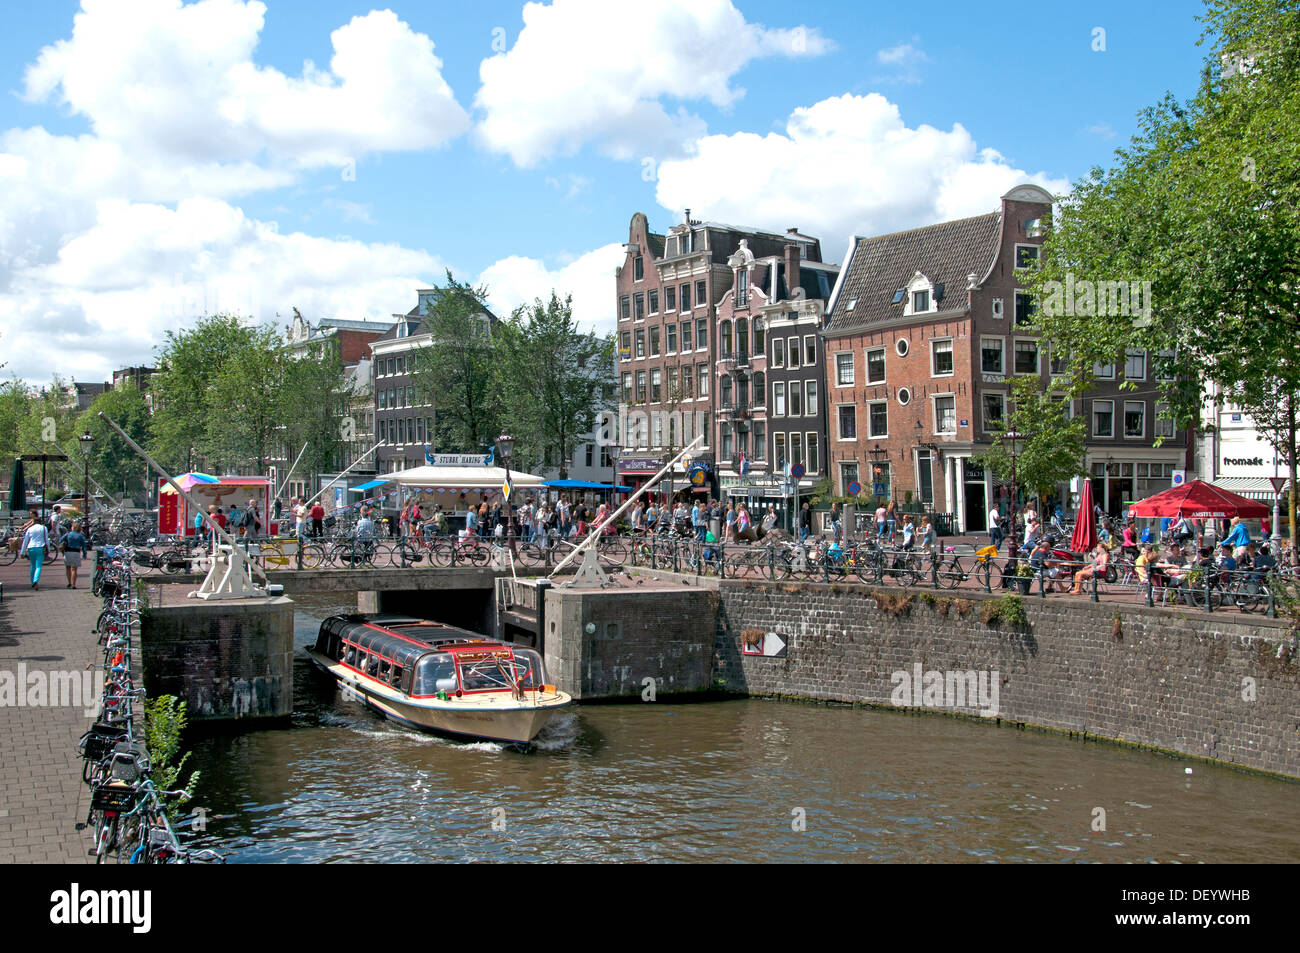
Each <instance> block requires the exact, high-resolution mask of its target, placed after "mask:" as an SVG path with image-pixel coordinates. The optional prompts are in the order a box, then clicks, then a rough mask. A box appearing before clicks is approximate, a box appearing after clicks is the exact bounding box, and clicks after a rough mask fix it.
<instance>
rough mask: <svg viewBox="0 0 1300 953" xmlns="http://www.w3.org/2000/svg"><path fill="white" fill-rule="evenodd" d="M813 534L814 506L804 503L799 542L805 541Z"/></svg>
mask: <svg viewBox="0 0 1300 953" xmlns="http://www.w3.org/2000/svg"><path fill="white" fill-rule="evenodd" d="M811 534H812V507H811V506H809V505H808V504H807V503H804V505H803V509H802V510H801V511H800V513H799V542H801V543H802V542H803V541H804V540H805V539H807V538H808V537H809V536H810V535H811Z"/></svg>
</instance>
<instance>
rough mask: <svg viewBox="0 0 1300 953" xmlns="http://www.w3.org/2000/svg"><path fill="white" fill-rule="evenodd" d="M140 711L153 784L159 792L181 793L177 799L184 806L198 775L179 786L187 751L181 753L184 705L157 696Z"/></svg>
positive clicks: (192, 791)
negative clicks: (151, 767)
mask: <svg viewBox="0 0 1300 953" xmlns="http://www.w3.org/2000/svg"><path fill="white" fill-rule="evenodd" d="M144 709H145V723H146V724H147V725H148V730H147V732H146V734H145V743H146V744H147V746H148V748H149V760H150V761H151V762H152V763H153V777H154V783H155V784H156V785H157V786H158V788H159V790H164V791H176V790H181V791H184V792H185V793H184V794H182V795H181V796H180V799H179V800H180V801H181V803H184V802H185V801H188V800H189V799H190V798H191V797H193V796H194V788H195V786H196V785H197V784H198V783H199V774H200V772H198V771H195V772H193V773H192V774H190V776H189V779H188V780H187V781H185V782H184V784H183V786H181V771H182V769H183V768H184V767H185V762H186V761H188V760H189V758H190V753H189V752H188V751H186V752H184V753H183V754H182V753H181V734H182V733H183V732H184V731H185V724H186V722H187V720H188V715H187V712H186V708H185V702H183V701H180V700H179V699H178V698H177V697H176V696H175V695H160V696H159V697H157V698H155V699H153V700H152V701H147V702H145V706H144Z"/></svg>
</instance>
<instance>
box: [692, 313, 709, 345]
mask: <svg viewBox="0 0 1300 953" xmlns="http://www.w3.org/2000/svg"><path fill="white" fill-rule="evenodd" d="M708 346H709V322H708V319H707V318H700V319H699V320H698V321H696V322H695V350H697V351H703V350H706V349H707V348H708Z"/></svg>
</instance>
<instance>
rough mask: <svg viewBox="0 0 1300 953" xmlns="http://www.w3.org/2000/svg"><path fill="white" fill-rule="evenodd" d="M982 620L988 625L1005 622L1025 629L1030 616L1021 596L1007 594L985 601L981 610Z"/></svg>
mask: <svg viewBox="0 0 1300 953" xmlns="http://www.w3.org/2000/svg"><path fill="white" fill-rule="evenodd" d="M980 621H982V622H983V623H984V624H985V625H988V626H994V625H999V624H1002V623H1005V624H1006V625H1008V626H1010V627H1011V628H1013V629H1023V628H1027V627H1028V625H1029V616H1028V615H1027V614H1026V613H1025V604H1024V603H1023V602H1021V601H1020V597H1019V596H1016V595H1006V596H1001V597H1000V598H998V599H989V600H988V601H987V602H985V603H984V608H983V609H981V610H980Z"/></svg>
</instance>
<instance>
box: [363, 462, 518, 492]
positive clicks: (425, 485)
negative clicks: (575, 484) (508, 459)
mask: <svg viewBox="0 0 1300 953" xmlns="http://www.w3.org/2000/svg"><path fill="white" fill-rule="evenodd" d="M388 479H389V482H392V483H396V484H398V485H399V486H405V487H410V488H412V489H419V490H432V491H434V492H437V491H439V490H457V491H459V490H479V491H481V492H495V491H497V490H500V489H501V485H502V484H503V483H505V481H506V471H505V468H504V467H437V466H432V467H414V468H412V469H410V470H398V471H397V472H395V473H392V474H389V477H388ZM510 485H511V487H513V488H514V489H520V488H523V487H529V488H533V487H539V486H541V485H542V478H541V477H539V476H535V475H534V474H531V473H520V472H519V471H518V470H511V471H510Z"/></svg>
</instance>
